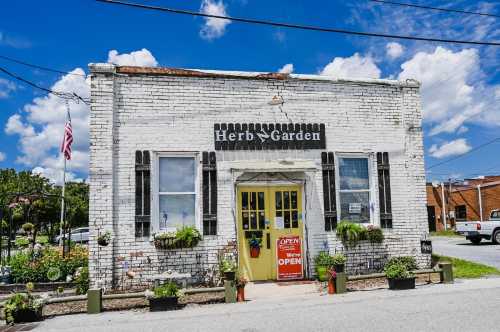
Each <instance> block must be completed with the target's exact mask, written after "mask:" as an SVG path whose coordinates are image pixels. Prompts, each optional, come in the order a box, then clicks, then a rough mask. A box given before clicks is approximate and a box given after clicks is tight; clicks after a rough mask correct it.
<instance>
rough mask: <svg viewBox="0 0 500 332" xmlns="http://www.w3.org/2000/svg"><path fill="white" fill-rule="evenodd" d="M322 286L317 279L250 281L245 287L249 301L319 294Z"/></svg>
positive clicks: (246, 297)
mask: <svg viewBox="0 0 500 332" xmlns="http://www.w3.org/2000/svg"><path fill="white" fill-rule="evenodd" d="M321 289H322V286H321V284H320V283H319V282H316V281H288V282H249V283H248V284H247V285H246V287H245V299H246V300H247V301H260V300H267V299H278V298H288V297H297V296H307V295H314V294H316V295H319V294H320V292H321Z"/></svg>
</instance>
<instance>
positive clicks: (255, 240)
mask: <svg viewBox="0 0 500 332" xmlns="http://www.w3.org/2000/svg"><path fill="white" fill-rule="evenodd" d="M248 245H249V246H250V248H260V247H262V238H260V237H256V236H255V234H252V237H251V238H250V239H248Z"/></svg>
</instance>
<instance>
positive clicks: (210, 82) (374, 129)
mask: <svg viewBox="0 0 500 332" xmlns="http://www.w3.org/2000/svg"><path fill="white" fill-rule="evenodd" d="M90 69H91V99H92V106H91V116H90V117H91V119H90V123H91V126H90V139H91V161H90V191H91V194H90V228H91V241H90V254H91V258H90V278H91V284H92V286H105V287H120V286H124V287H129V286H131V285H136V286H144V285H146V284H148V283H149V281H148V279H150V278H151V277H152V276H153V275H155V274H157V273H161V272H163V271H166V270H174V271H178V272H189V273H191V274H192V275H193V281H202V280H203V279H207V278H208V277H209V276H208V275H209V273H207V271H209V270H213V269H216V264H217V259H218V255H219V254H220V253H221V252H228V251H229V252H234V251H235V248H236V247H237V246H236V243H237V242H236V241H237V239H236V223H235V219H234V216H235V180H236V179H237V178H238V177H241V176H245V174H247V173H248V172H249V171H252V170H251V169H245V167H242V166H241V161H245V162H248V164H250V162H254V164H256V165H259V167H261V168H262V169H264V170H266V169H267V170H270V169H272V167H274V166H275V165H276V163H275V161H277V160H285V159H286V160H288V161H294V162H297V163H300V162H303V163H309V164H308V165H309V166H308V167H307V169H293V171H294V172H295V173H297V174H298V175H297V176H301V177H302V178H303V180H304V181H305V189H304V190H305V194H306V195H305V198H306V200H307V204H306V207H305V211H304V212H305V223H306V225H307V228H306V231H307V237H306V239H305V240H306V246H307V249H308V251H307V260H306V264H308V271H309V276H312V271H313V264H312V260H313V257H314V256H315V255H316V254H317V253H318V252H319V251H321V250H329V251H330V252H332V253H333V252H336V251H339V250H345V249H343V247H342V245H341V244H340V242H339V241H338V240H337V239H336V237H335V234H334V232H325V231H324V220H323V192H322V190H323V189H322V176H321V160H320V155H321V151H320V150H301V151H255V152H249V151H218V152H217V172H218V210H217V215H218V232H217V235H216V236H206V237H205V238H204V240H203V241H202V242H201V243H200V244H199V245H198V246H197V247H196V248H194V249H182V250H157V249H155V247H154V245H153V244H152V242H151V241H150V239H136V238H135V236H134V214H135V151H136V150H149V151H151V152H152V154H153V157H154V153H155V152H158V151H172V152H174V151H184V152H186V151H189V152H195V153H199V152H201V151H213V150H214V142H213V134H212V130H213V125H214V123H220V122H226V123H231V122H235V123H236V122H240V123H241V122H245V123H287V122H289V121H293V122H294V123H324V124H325V126H326V141H327V149H326V150H327V151H333V152H335V153H363V154H365V155H367V156H368V157H369V158H370V173H371V177H370V181H371V183H372V185H371V188H372V189H371V192H370V197H371V199H370V203H371V205H372V206H373V209H372V215H373V222H374V224H376V225H378V224H379V222H380V221H379V212H378V189H377V183H378V180H377V165H376V158H375V154H376V153H377V152H389V156H390V172H391V191H392V213H393V228H392V229H387V230H385V231H384V233H385V236H386V241H385V242H384V244H382V245H378V246H375V247H374V246H372V245H369V244H366V243H364V244H360V245H359V246H358V247H357V248H354V249H352V250H349V251H346V253H347V254H348V257H349V260H348V271H350V272H363V271H365V272H366V271H368V270H370V269H372V268H373V266H379V265H381V264H382V263H383V262H384V261H385V260H386V259H387V258H388V257H390V256H394V255H415V256H416V257H417V260H418V262H419V264H420V265H421V266H422V267H427V266H429V263H430V257H429V255H422V254H420V239H421V238H422V237H423V236H425V235H426V234H427V232H428V231H427V228H428V227H427V218H426V210H425V209H426V192H425V175H424V165H423V162H424V161H423V143H422V129H421V112H420V97H419V86H418V85H417V84H415V83H412V82H406V83H403V82H397V81H385V80H379V81H375V80H371V81H366V82H363V81H344V80H338V81H336V80H326V79H320V78H319V77H316V76H308V77H298V76H293V77H290V78H288V79H284V80H282V79H275V78H269V77H268V78H262V77H261V78H249V77H243V75H236V76H234V77H233V76H231V75H232V74H230V73H226V74H224V75H215V74H214V75H211V76H209V75H205V76H206V77H194V76H192V75H191V76H189V75H188V76H182V75H181V76H179V75H153V74H150V75H148V74H147V73H144V72H143V73H142V74H134V73H132V72H130V73H124V72H123V71H122V72H121V73H119V74H117V73H116V68H115V67H113V66H111V65H101V64H99V65H91V66H90ZM277 94H279V95H281V96H282V97H283V99H284V100H285V104H284V105H283V108H282V110H280V109H279V107H277V106H271V105H269V104H268V102H269V101H270V100H271V99H272V97H273V96H275V95H277ZM285 113H286V114H285ZM273 162H274V163H273ZM243 164H245V163H243ZM311 165H312V166H311ZM198 169H199V174H201V173H200V172H201V167H199V168H198ZM291 170H292V169H290V170H287V169H283V170H282V171H284V172H287V171H291ZM253 171H255V169H253ZM153 173H154V172H153ZM153 181H154V177H153ZM198 189H200V188H198ZM199 191H200V192H201V190H199ZM152 199H153V202H152V206H151V209H152V210H154V209H155V208H156V207H155V201H154V200H155V199H156V198H155V197H154V195H153V197H152ZM197 209H198V211H197V215H198V221H197V223H198V227H200V226H201V221H200V218H199V217H200V216H201V206H198V207H197ZM338 210H340V208H339V207H338ZM152 222H155V220H154V218H153V220H152ZM104 230H110V231H111V232H112V234H113V243H112V244H111V245H110V246H108V247H99V246H97V244H96V241H95V240H96V237H97V234H98V233H99V232H102V231H104ZM127 269H128V270H132V271H134V275H135V276H134V278H133V279H128V278H127V277H126V276H125V274H124V272H125V270H127Z"/></svg>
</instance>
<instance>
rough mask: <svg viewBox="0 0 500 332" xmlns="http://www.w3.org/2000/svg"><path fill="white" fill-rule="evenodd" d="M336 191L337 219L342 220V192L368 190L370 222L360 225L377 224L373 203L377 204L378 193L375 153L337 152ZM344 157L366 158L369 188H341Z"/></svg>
mask: <svg viewBox="0 0 500 332" xmlns="http://www.w3.org/2000/svg"><path fill="white" fill-rule="evenodd" d="M334 158H335V191H336V197H335V202H336V204H337V220H338V222H339V223H340V222H341V221H342V205H341V199H340V196H341V195H340V194H341V193H356V192H358V193H361V192H368V212H369V214H370V219H369V220H368V222H360V223H359V224H360V225H375V220H377V216H376V214H377V211H376V210H377V209H373V211H372V205H373V206H375V205H376V204H375V201H374V200H373V199H374V198H375V197H377V195H376V194H375V193H374V189H375V188H374V183H375V182H374V179H373V161H374V158H373V154H370V153H360V152H340V153H335V156H334ZM343 158H358V159H366V160H367V167H368V189H342V190H341V189H340V159H343Z"/></svg>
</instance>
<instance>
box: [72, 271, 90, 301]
mask: <svg viewBox="0 0 500 332" xmlns="http://www.w3.org/2000/svg"><path fill="white" fill-rule="evenodd" d="M75 284H76V294H87V291H88V290H89V268H88V267H87V266H84V267H81V268H79V269H78V271H77V272H76V277H75Z"/></svg>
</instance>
